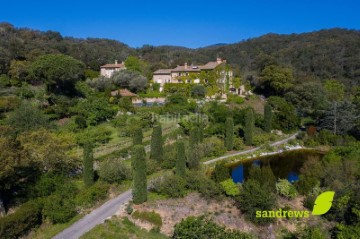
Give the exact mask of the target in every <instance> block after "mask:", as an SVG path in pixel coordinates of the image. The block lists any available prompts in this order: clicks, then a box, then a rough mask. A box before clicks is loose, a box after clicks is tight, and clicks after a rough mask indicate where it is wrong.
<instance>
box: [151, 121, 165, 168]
mask: <svg viewBox="0 0 360 239" xmlns="http://www.w3.org/2000/svg"><path fill="white" fill-rule="evenodd" d="M150 149H151V152H150V158H151V159H155V160H156V161H158V162H161V161H162V160H163V139H162V129H161V126H160V125H157V126H155V127H154V129H153V132H152V135H151V145H150Z"/></svg>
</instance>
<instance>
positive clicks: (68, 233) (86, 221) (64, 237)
mask: <svg viewBox="0 0 360 239" xmlns="http://www.w3.org/2000/svg"><path fill="white" fill-rule="evenodd" d="M296 135H297V133H296V134H293V135H291V136H290V137H288V138H286V139H283V140H280V141H277V142H275V143H272V144H271V146H277V145H281V144H285V143H286V142H288V141H289V140H291V139H295V137H296ZM149 149H150V147H149V146H148V147H147V150H149ZM259 149H260V147H257V148H253V149H249V150H245V151H241V152H236V153H232V154H229V155H225V156H222V157H218V158H215V159H212V160H209V161H206V162H204V164H210V163H214V162H217V161H219V160H222V159H226V158H230V157H233V156H236V155H242V154H247V153H252V152H255V151H256V150H259ZM131 198H132V195H131V190H128V191H126V192H124V193H122V194H120V195H119V196H117V197H116V198H113V199H111V200H109V201H107V202H106V203H105V204H103V205H102V206H100V207H99V208H97V209H95V210H94V211H92V212H91V213H90V214H88V215H86V216H85V217H83V218H82V219H80V220H79V221H77V222H75V223H74V224H72V225H71V226H70V227H68V228H67V229H65V230H64V231H62V232H60V233H59V234H58V235H56V236H55V237H53V239H77V238H79V237H81V236H82V235H84V234H85V233H86V232H88V231H90V230H91V229H92V228H94V227H95V226H96V225H99V224H101V223H103V222H104V221H105V219H107V218H109V217H111V216H113V215H115V214H116V212H117V211H118V209H119V208H120V206H121V205H123V204H125V203H127V202H129V201H130V200H131Z"/></svg>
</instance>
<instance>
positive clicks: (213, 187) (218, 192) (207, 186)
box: [186, 172, 222, 199]
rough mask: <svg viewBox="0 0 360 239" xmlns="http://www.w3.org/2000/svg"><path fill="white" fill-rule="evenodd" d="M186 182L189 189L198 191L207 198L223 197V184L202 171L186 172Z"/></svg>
mask: <svg viewBox="0 0 360 239" xmlns="http://www.w3.org/2000/svg"><path fill="white" fill-rule="evenodd" d="M186 183H187V188H188V189H190V190H195V191H198V192H199V193H200V194H201V196H203V197H204V198H205V199H221V198H222V188H221V185H219V184H217V183H215V182H214V181H213V180H211V179H210V178H208V177H206V176H205V175H204V174H202V173H200V172H199V173H196V174H193V173H190V172H188V173H187V174H186Z"/></svg>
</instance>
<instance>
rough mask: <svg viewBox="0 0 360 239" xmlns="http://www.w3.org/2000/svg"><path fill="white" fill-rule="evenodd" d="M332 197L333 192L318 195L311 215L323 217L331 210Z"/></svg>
mask: <svg viewBox="0 0 360 239" xmlns="http://www.w3.org/2000/svg"><path fill="white" fill-rule="evenodd" d="M334 195H335V192H334V191H327V192H323V193H322V194H320V195H319V196H318V197H317V198H316V200H315V204H314V208H313V211H312V215H323V214H325V213H327V212H328V211H329V210H330V208H331V205H332V201H333V199H334Z"/></svg>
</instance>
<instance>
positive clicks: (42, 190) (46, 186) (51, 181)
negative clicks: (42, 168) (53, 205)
mask: <svg viewBox="0 0 360 239" xmlns="http://www.w3.org/2000/svg"><path fill="white" fill-rule="evenodd" d="M64 183H65V178H64V177H63V176H60V175H56V174H53V173H46V174H43V175H42V176H41V177H40V179H39V180H38V181H37V182H36V184H35V185H34V187H33V188H32V189H31V195H33V197H45V196H49V195H50V194H52V193H53V192H55V191H56V189H57V188H59V187H60V186H61V185H63V184H64Z"/></svg>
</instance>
